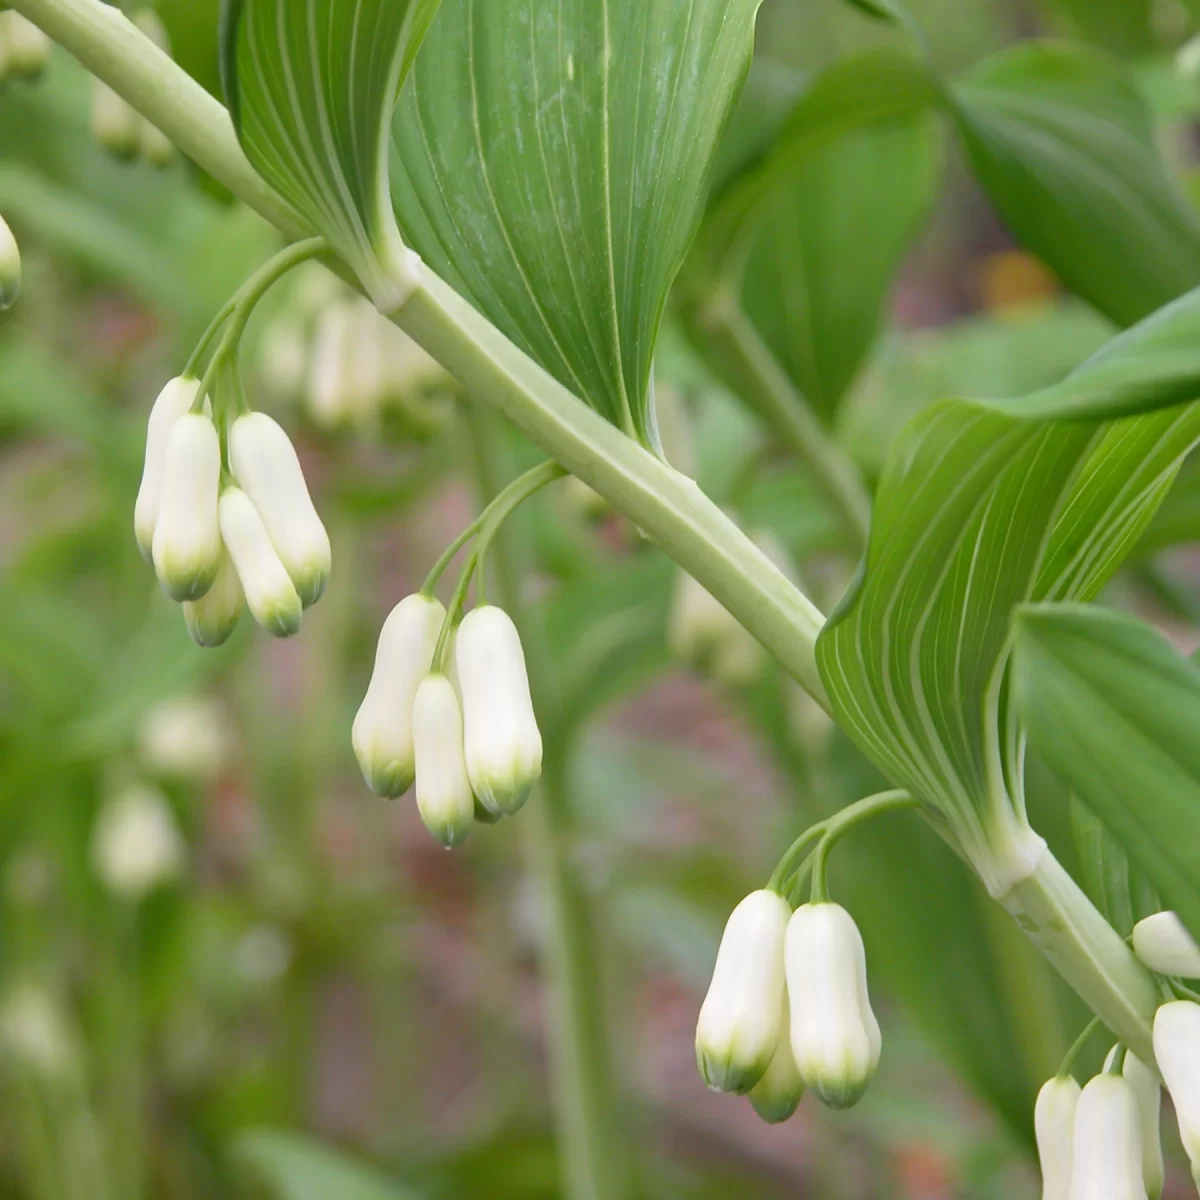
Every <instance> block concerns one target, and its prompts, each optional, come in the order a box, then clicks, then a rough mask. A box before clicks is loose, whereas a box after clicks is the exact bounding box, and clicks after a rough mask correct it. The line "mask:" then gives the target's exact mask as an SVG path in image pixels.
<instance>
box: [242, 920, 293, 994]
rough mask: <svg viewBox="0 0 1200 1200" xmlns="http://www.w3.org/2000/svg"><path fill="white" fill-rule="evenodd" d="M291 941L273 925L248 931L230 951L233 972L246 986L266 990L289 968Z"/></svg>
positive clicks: (290, 962)
mask: <svg viewBox="0 0 1200 1200" xmlns="http://www.w3.org/2000/svg"><path fill="white" fill-rule="evenodd" d="M292 957H293V947H292V939H291V938H290V937H288V935H287V934H286V933H285V932H284V931H283V930H282V929H280V928H279V927H278V926H276V925H256V926H254V928H253V929H249V930H247V931H246V932H245V933H244V934H243V935H242V936H241V937H240V938H239V939H238V942H237V945H236V946H235V947H234V951H233V965H234V970H236V971H237V974H238V977H239V978H240V979H241V980H242V981H243V982H245V983H248V984H250V985H251V986H254V987H268V986H270V985H271V984H273V983H275V982H277V981H278V980H280V979H282V978H283V976H284V975H285V974H286V972H287V969H288V968H289V967H290V966H291V965H292Z"/></svg>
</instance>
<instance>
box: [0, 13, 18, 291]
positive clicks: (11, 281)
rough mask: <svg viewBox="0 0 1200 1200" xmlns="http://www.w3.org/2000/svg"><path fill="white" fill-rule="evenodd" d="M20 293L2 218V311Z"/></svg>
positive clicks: (12, 243)
mask: <svg viewBox="0 0 1200 1200" xmlns="http://www.w3.org/2000/svg"><path fill="white" fill-rule="evenodd" d="M2 15H3V14H0V16H2ZM20 291H21V251H20V248H19V247H18V246H17V239H16V238H15V237H13V232H12V230H11V229H9V227H8V224H7V222H6V221H5V220H4V218H3V217H0V309H5V308H9V307H10V306H11V305H12V303H13V301H15V300H16V298H17V296H18V295H19V293H20Z"/></svg>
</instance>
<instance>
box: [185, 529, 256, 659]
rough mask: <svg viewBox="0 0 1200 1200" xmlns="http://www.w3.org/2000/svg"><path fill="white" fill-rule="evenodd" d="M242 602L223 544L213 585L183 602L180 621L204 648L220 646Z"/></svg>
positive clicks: (239, 613) (228, 635)
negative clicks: (198, 596) (195, 596)
mask: <svg viewBox="0 0 1200 1200" xmlns="http://www.w3.org/2000/svg"><path fill="white" fill-rule="evenodd" d="M245 603H246V594H245V592H243V591H242V581H241V580H240V579H239V578H238V574H237V568H236V567H235V566H234V565H233V559H232V558H230V557H229V551H228V550H227V549H226V548H225V546H224V543H222V545H221V557H220V559H219V560H218V562H217V574H216V578H214V579H213V582H212V587H210V588H209V589H208V591H207V592H205V593H204V595H203V596H201V597H200V599H199V600H185V601H184V602H183V620H184V623H185V624H186V625H187V631H188V633H189V634H190V635H191V638H192V641H193V642H195V643H196V645H197V646H203V647H204V648H205V649H206V650H215V649H216V647H218V646H223V645H224V644H225V643H226V642H227V641H229V639H230V638H231V637H232V636H233V631H234V630H235V629H236V628H237V623H238V621H239V620H240V619H241V616H242V606H243V605H244V604H245Z"/></svg>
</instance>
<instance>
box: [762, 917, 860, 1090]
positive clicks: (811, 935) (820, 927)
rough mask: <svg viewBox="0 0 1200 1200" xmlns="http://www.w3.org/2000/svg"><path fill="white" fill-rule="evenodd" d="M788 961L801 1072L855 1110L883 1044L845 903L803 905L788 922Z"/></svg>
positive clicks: (809, 1081) (812, 1085)
mask: <svg viewBox="0 0 1200 1200" xmlns="http://www.w3.org/2000/svg"><path fill="white" fill-rule="evenodd" d="M785 963H786V967H787V987H788V996H789V997H790V998H791V1004H792V1053H793V1054H794V1055H795V1057H796V1066H797V1067H798V1068H799V1070H800V1077H801V1078H802V1079H803V1080H804V1082H805V1084H806V1085H807V1086H808V1087H809V1088H811V1089H812V1090H813V1091H814V1092H816V1094H817V1095H818V1096H819V1097H820V1099H821V1100H822V1101H823V1102H824V1103H825V1104H827V1105H829V1107H830V1108H849V1107H850V1106H851V1105H853V1104H857V1103H858V1101H859V1100H861V1099H862V1095H863V1093H864V1092H865V1091H866V1090H867V1085H868V1084H869V1083H870V1082H871V1079H872V1078H873V1077H874V1075H875V1069H876V1067H878V1066H879V1053H880V1049H881V1038H880V1034H879V1023H878V1022H877V1021H876V1020H875V1014H874V1013H873V1012H872V1011H871V1001H870V998H869V997H868V995H867V955H866V951H865V949H864V948H863V942H862V935H861V934H860V933H859V931H858V926H857V925H856V924H855V923H854V918H853V917H851V916H850V914H849V913H848V912H847V911H846V910H845V909H844V908H842V906H841V905H840V904H830V903H820V904H805V905H803V906H802V907H800V908H798V909H797V910H796V911H795V912H794V913H793V914H792V919H791V920H790V921H789V922H788V929H787V944H786V951H785Z"/></svg>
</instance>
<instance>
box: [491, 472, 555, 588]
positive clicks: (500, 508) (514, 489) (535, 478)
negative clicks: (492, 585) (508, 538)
mask: <svg viewBox="0 0 1200 1200" xmlns="http://www.w3.org/2000/svg"><path fill="white" fill-rule="evenodd" d="M566 473H567V472H566V471H564V470H563V469H562V467H560V466H559V465H558V463H556V462H553V461H550V462H544V463H541V464H540V465H539V466H536V467H533V468H532V469H531V470H529V471H526V472H525V474H524V475H522V476H521V477H520V478H519V479H515V480H514V481H513V482H512V483H511V484H509V486H508V487H506V488H505V489H504V491H503V492H501V493H500V495H499V496H497V497H496V499H495V500H494V501H493V502H492V503H491V504H489V505H488V507H487V511H486V512H485V513H484V514H483V516H484V521H483V527H482V528H481V529H480V531H479V542H478V544H477V546H476V553H477V554H478V555H479V568H478V569H479V589H480V596H481V597H482V596H483V594H484V590H485V588H486V586H487V584H486V579H487V572H486V569H485V568H486V564H487V552H488V550H489V549H490V548H491V545H492V542H494V541H495V540H496V534H497V533H498V532H499V530H500V527H501V526H502V525H503V524H504V522H505V520H506V519H507V518H508V517H509V515H510V514H511V513H512V512H513V511H514V510H515V509H517V508H518V507H519V506H520V505H522V504H524V503H525V501H526V500H528V499H529V497H530V496H532V495H533V494H534V493H535V492H538V491H540V490H541V489H542V488H544V487H545V486H546V485H547V484H550V483H553V482H554V481H555V480H556V479H562V477H563V476H564V475H566ZM481 603H484V601H483V600H482V599H481Z"/></svg>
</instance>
